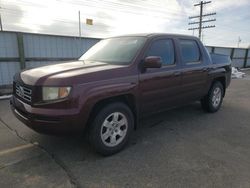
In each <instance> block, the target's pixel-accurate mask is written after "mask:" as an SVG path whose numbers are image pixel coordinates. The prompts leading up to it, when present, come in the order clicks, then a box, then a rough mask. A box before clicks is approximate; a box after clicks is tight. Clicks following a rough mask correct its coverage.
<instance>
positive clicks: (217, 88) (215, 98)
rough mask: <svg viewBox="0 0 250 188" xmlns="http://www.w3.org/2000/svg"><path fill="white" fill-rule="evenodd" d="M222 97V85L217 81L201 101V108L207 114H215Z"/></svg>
mask: <svg viewBox="0 0 250 188" xmlns="http://www.w3.org/2000/svg"><path fill="white" fill-rule="evenodd" d="M223 96H224V88H223V85H222V84H221V82H219V81H216V82H214V84H213V85H212V87H211V89H210V90H209V92H208V94H207V96H205V97H204V98H203V99H201V106H202V108H203V109H204V110H205V111H207V112H211V113H213V112H217V111H218V110H219V109H220V107H221V104H222V101H223Z"/></svg>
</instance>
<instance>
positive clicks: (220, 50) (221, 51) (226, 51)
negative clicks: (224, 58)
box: [214, 47, 232, 56]
mask: <svg viewBox="0 0 250 188" xmlns="http://www.w3.org/2000/svg"><path fill="white" fill-rule="evenodd" d="M231 52H232V48H221V47H215V48H214V53H218V54H223V55H229V56H230V55H231Z"/></svg>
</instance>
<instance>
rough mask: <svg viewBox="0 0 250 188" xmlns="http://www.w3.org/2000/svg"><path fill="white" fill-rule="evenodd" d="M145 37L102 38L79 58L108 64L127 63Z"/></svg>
mask: <svg viewBox="0 0 250 188" xmlns="http://www.w3.org/2000/svg"><path fill="white" fill-rule="evenodd" d="M145 40H146V38H145V37H119V38H110V39H104V40H101V41H100V42H98V43H97V44H95V45H94V46H93V47H91V48H90V49H89V50H88V51H87V52H86V53H85V54H83V55H82V56H81V57H80V59H79V60H83V61H87V62H91V61H99V62H105V63H110V64H117V65H124V64H129V63H130V62H131V61H132V59H133V58H134V57H135V55H136V53H137V52H138V50H139V49H140V48H141V47H142V45H143V44H144V42H145Z"/></svg>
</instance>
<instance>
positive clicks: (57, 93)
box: [43, 87, 71, 101]
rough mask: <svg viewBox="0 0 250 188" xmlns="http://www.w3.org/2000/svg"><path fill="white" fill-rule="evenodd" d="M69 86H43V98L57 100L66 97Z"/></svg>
mask: <svg viewBox="0 0 250 188" xmlns="http://www.w3.org/2000/svg"><path fill="white" fill-rule="evenodd" d="M70 90H71V87H43V100H44V101H49V100H57V99H63V98H65V97H67V96H68V95H69V93H70Z"/></svg>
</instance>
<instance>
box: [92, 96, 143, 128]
mask: <svg viewBox="0 0 250 188" xmlns="http://www.w3.org/2000/svg"><path fill="white" fill-rule="evenodd" d="M114 102H122V103H124V104H126V105H127V106H128V107H129V108H130V110H131V112H132V113H133V115H134V129H136V127H137V124H138V121H137V119H138V108H137V104H136V99H135V96H134V95H133V94H121V95H117V96H112V97H107V98H103V99H100V100H98V101H96V103H94V104H93V107H92V108H91V111H90V114H89V118H88V120H87V127H89V126H90V124H91V123H90V122H91V121H92V120H93V118H94V117H95V115H96V114H97V113H98V111H100V109H101V108H102V107H103V106H105V105H108V104H110V103H114Z"/></svg>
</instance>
